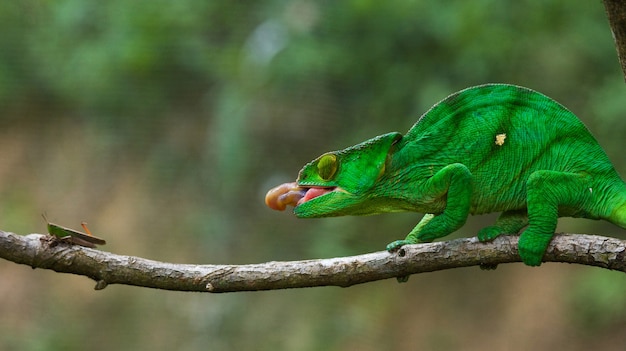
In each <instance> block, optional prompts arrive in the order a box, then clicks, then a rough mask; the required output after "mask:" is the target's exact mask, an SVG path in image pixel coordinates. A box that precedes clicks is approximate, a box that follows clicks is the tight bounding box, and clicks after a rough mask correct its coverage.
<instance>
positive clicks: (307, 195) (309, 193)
mask: <svg viewBox="0 0 626 351" xmlns="http://www.w3.org/2000/svg"><path fill="white" fill-rule="evenodd" d="M300 189H304V190H305V192H304V196H302V198H300V199H299V200H298V202H297V203H296V206H298V205H300V204H303V203H305V202H307V201H309V200H313V199H315V198H316V197H320V196H322V195H325V194H328V193H330V192H332V191H335V189H337V187H308V188H307V187H302V188H300Z"/></svg>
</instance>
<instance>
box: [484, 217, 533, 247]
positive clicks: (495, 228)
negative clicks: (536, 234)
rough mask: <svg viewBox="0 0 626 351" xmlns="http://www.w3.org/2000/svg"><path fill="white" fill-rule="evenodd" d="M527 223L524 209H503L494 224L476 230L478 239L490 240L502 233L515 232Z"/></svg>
mask: <svg viewBox="0 0 626 351" xmlns="http://www.w3.org/2000/svg"><path fill="white" fill-rule="evenodd" d="M527 225H528V212H526V210H525V209H524V210H515V211H504V212H502V214H500V217H498V219H497V220H496V223H495V224H494V225H491V226H489V227H485V228H483V229H481V230H480V231H479V232H478V240H480V241H491V240H493V239H495V238H497V237H498V236H500V235H502V234H517V233H519V231H520V230H522V228H524V227H525V226H527Z"/></svg>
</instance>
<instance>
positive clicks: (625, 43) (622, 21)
mask: <svg viewBox="0 0 626 351" xmlns="http://www.w3.org/2000/svg"><path fill="white" fill-rule="evenodd" d="M603 2H604V8H605V9H606V15H607V17H608V18H609V25H610V26H611V31H612V32H613V39H614V40H615V48H616V49H617V57H618V58H619V62H620V63H621V65H622V73H623V74H624V79H625V80H626V1H624V0H604V1H603Z"/></svg>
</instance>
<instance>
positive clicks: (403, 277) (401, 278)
mask: <svg viewBox="0 0 626 351" xmlns="http://www.w3.org/2000/svg"><path fill="white" fill-rule="evenodd" d="M409 277H410V275H403V276H402V277H396V280H397V281H398V283H406V282H408V281H409Z"/></svg>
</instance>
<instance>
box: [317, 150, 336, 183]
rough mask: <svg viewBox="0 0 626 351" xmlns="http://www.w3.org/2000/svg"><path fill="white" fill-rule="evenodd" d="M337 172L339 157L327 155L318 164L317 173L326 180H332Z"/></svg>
mask: <svg viewBox="0 0 626 351" xmlns="http://www.w3.org/2000/svg"><path fill="white" fill-rule="evenodd" d="M336 172H337V156H335V155H333V154H326V155H322V157H320V160H319V161H318V162H317V173H318V174H319V176H320V177H321V178H322V179H324V180H331V179H332V178H333V176H334V175H335V173H336Z"/></svg>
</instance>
